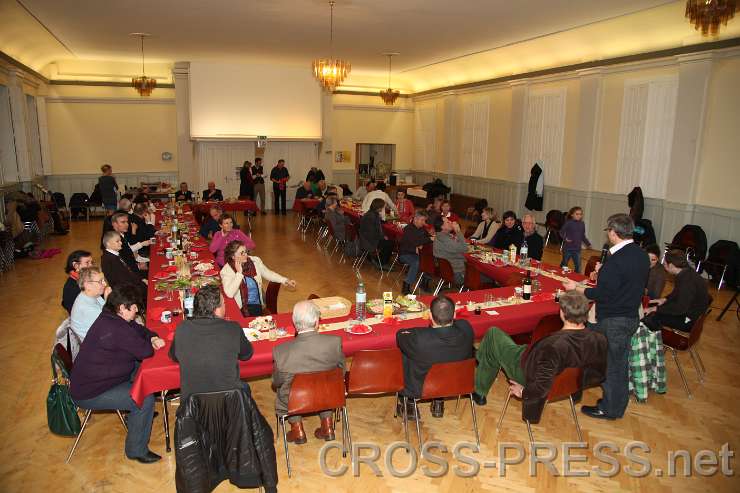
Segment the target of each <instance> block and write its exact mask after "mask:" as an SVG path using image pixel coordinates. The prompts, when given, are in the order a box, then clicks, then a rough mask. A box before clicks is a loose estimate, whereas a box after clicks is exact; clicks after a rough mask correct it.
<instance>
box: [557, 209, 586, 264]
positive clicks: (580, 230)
mask: <svg viewBox="0 0 740 493" xmlns="http://www.w3.org/2000/svg"><path fill="white" fill-rule="evenodd" d="M560 237H561V238H562V239H563V248H562V250H563V259H562V260H561V261H560V267H565V266H567V265H568V261H569V260H570V259H573V270H574V272H581V245H582V244H584V243H585V244H586V246H587V247H589V248H591V242H590V241H588V238H586V224H585V223H584V222H583V209H582V208H581V207H577V206H576V207H572V208H571V209H570V211H568V220H567V221H565V224H563V227H562V228H560Z"/></svg>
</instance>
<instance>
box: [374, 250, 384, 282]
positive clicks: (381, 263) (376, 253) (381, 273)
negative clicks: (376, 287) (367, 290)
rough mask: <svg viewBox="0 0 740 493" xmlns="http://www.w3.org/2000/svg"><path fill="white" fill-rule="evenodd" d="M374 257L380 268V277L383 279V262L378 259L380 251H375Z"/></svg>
mask: <svg viewBox="0 0 740 493" xmlns="http://www.w3.org/2000/svg"><path fill="white" fill-rule="evenodd" d="M375 258H377V259H378V268H379V269H380V278H381V279H383V274H384V272H383V262H381V261H380V252H378V251H376V252H375Z"/></svg>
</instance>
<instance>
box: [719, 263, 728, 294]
mask: <svg viewBox="0 0 740 493" xmlns="http://www.w3.org/2000/svg"><path fill="white" fill-rule="evenodd" d="M726 273H727V266H726V265H725V268H724V269H722V276H721V277H720V278H719V284H717V291H719V290H720V289H722V284H724V282H725V274H726Z"/></svg>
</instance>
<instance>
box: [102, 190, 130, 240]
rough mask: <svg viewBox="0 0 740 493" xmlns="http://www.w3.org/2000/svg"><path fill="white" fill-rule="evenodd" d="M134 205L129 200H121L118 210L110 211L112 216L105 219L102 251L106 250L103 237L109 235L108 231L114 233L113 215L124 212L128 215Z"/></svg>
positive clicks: (109, 215)
mask: <svg viewBox="0 0 740 493" xmlns="http://www.w3.org/2000/svg"><path fill="white" fill-rule="evenodd" d="M132 205H133V204H132V203H131V201H130V200H129V199H125V198H124V199H121V200H119V201H118V209H116V210H115V211H110V214H108V215H107V216H106V217H105V218H104V219H103V232H102V233H101V234H100V249H101V250H105V246H103V235H104V234H105V233H107V232H108V231H113V225H112V224H111V218H112V217H113V214H116V213H118V212H124V213H126V214H131V213H132Z"/></svg>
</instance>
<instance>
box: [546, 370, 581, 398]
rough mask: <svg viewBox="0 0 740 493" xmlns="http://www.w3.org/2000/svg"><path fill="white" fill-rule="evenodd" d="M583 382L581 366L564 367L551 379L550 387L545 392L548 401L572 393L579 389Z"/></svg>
mask: <svg viewBox="0 0 740 493" xmlns="http://www.w3.org/2000/svg"><path fill="white" fill-rule="evenodd" d="M581 382H583V369H582V368H566V369H564V370H563V371H562V372H560V373H559V374H558V375H557V376H556V377H555V378H554V379H553V381H552V387H551V388H550V392H549V393H548V394H547V400H548V401H557V400H560V399H565V398H566V397H568V396H569V395H573V394H575V393H576V392H578V391H579V390H581V386H582V383H581Z"/></svg>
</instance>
